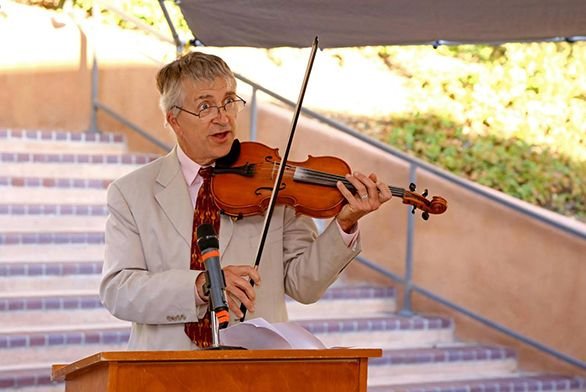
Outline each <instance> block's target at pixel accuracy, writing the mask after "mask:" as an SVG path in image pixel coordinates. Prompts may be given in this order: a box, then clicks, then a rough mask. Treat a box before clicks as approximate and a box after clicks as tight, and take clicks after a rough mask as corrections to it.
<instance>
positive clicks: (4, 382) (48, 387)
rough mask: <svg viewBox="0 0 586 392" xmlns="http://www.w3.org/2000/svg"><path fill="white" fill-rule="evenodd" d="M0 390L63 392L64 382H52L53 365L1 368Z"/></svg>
mask: <svg viewBox="0 0 586 392" xmlns="http://www.w3.org/2000/svg"><path fill="white" fill-rule="evenodd" d="M0 390H18V391H19V392H33V391H34V392H62V391H65V383H64V382H59V383H57V382H52V381H51V364H45V365H44V366H43V365H37V366H30V367H28V368H24V369H23V368H21V367H18V368H13V367H5V368H2V367H0Z"/></svg>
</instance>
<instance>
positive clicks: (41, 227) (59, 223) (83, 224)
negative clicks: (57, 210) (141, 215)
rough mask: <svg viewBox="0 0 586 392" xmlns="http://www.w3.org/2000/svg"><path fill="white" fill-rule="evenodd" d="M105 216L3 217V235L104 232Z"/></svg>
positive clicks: (1, 216)
mask: <svg viewBox="0 0 586 392" xmlns="http://www.w3.org/2000/svg"><path fill="white" fill-rule="evenodd" d="M105 228H106V217H105V216H103V215H98V216H92V215H85V216H84V215H2V214H0V232H1V233H11V232H13V233H14V232H16V233H18V232H20V233H43V232H45V233H46V232H51V231H53V232H84V231H87V232H99V231H102V232H104V231H105Z"/></svg>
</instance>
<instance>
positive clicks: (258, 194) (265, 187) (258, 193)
mask: <svg viewBox="0 0 586 392" xmlns="http://www.w3.org/2000/svg"><path fill="white" fill-rule="evenodd" d="M286 187H287V184H285V183H284V182H282V183H281V185H280V186H279V192H280V191H282V190H283V189H285V188H286ZM262 191H269V192H272V191H273V188H271V187H269V186H261V187H258V188H256V189H255V191H254V194H255V195H257V196H260V195H261V192H262Z"/></svg>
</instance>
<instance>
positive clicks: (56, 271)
mask: <svg viewBox="0 0 586 392" xmlns="http://www.w3.org/2000/svg"><path fill="white" fill-rule="evenodd" d="M102 264H103V262H102V261H87V262H71V263H64V262H54V263H30V262H21V263H6V264H2V263H0V277H25V276H29V277H32V276H36V277H40V276H65V275H96V274H100V273H101V272H102Z"/></svg>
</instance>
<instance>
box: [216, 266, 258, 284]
mask: <svg viewBox="0 0 586 392" xmlns="http://www.w3.org/2000/svg"><path fill="white" fill-rule="evenodd" d="M227 270H229V271H230V273H233V274H235V275H238V276H242V277H248V278H250V279H252V280H253V281H254V283H255V284H256V285H260V280H261V279H260V274H259V273H258V270H257V269H256V268H254V267H252V266H250V265H229V266H227V267H224V271H227Z"/></svg>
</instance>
